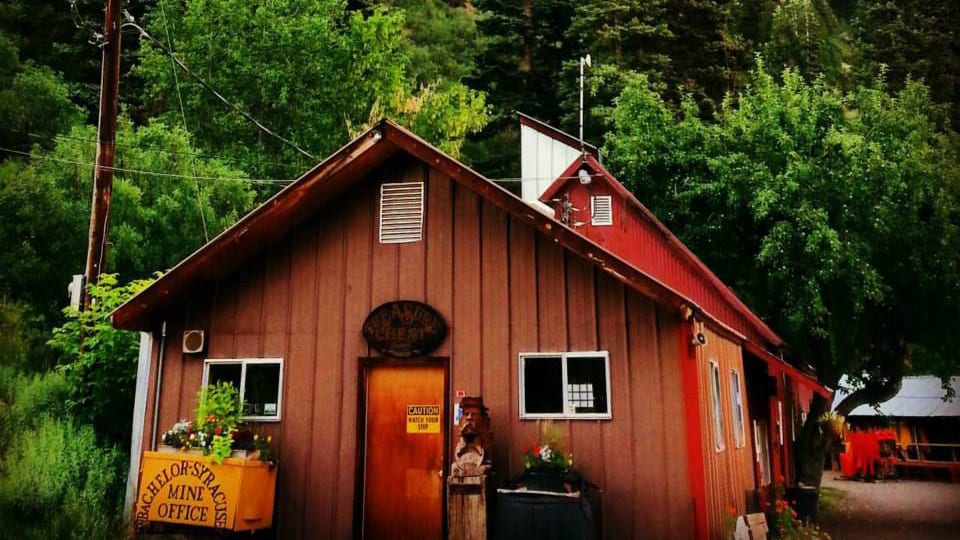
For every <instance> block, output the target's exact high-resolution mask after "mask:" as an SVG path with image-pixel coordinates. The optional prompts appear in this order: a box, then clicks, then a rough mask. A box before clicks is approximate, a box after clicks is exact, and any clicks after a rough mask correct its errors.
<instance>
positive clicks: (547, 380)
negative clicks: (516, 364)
mask: <svg viewBox="0 0 960 540" xmlns="http://www.w3.org/2000/svg"><path fill="white" fill-rule="evenodd" d="M519 371H520V418H578V419H606V418H611V414H610V355H609V353H608V352H607V351H593V352H565V353H521V354H520V369H519Z"/></svg>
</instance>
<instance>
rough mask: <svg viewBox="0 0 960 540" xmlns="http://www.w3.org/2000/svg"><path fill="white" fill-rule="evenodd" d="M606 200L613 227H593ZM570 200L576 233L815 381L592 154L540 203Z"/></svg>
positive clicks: (780, 368) (777, 366)
mask: <svg viewBox="0 0 960 540" xmlns="http://www.w3.org/2000/svg"><path fill="white" fill-rule="evenodd" d="M580 169H586V170H587V172H589V173H590V175H591V178H592V180H591V182H590V183H589V184H586V185H584V184H583V183H582V182H580V180H579V179H578V171H579V170H580ZM603 195H610V196H611V197H612V200H611V202H612V210H613V224H612V225H593V224H591V219H590V217H591V216H590V209H591V197H595V196H603ZM566 197H569V199H570V203H571V205H572V206H573V208H575V209H576V211H574V212H573V213H572V214H571V218H570V225H571V226H572V227H573V228H574V229H575V230H576V231H577V232H579V233H580V234H582V235H583V236H586V237H587V238H589V239H590V240H592V241H593V242H595V243H596V244H598V245H600V246H602V247H603V248H605V249H606V250H608V251H610V252H611V253H613V254H615V255H617V256H619V257H621V258H622V259H624V260H625V261H626V262H628V263H630V264H631V265H632V266H634V267H636V268H637V269H638V270H640V271H642V272H643V273H645V274H647V275H648V276H650V277H651V278H653V279H654V280H656V281H658V282H659V283H662V284H663V285H664V286H666V287H667V288H669V289H671V290H674V291H676V292H677V293H678V294H679V295H680V296H682V297H685V298H686V299H688V300H689V302H690V304H691V307H692V308H694V309H695V310H697V311H699V312H700V313H701V314H702V315H705V316H706V317H707V318H709V319H711V320H713V321H714V323H719V324H720V325H721V327H722V328H721V330H724V331H726V332H727V333H728V334H732V336H733V337H735V338H738V341H742V342H743V345H744V348H746V349H747V350H748V351H749V352H751V353H752V354H754V355H756V356H758V357H760V358H761V359H762V360H764V361H765V362H767V363H768V364H769V365H771V366H772V367H773V368H774V370H775V372H777V373H779V372H787V373H790V374H792V375H799V376H801V377H802V378H803V379H805V380H807V381H811V378H810V376H809V375H807V374H805V373H803V372H801V371H800V370H798V369H796V368H795V367H793V366H791V365H790V364H788V363H786V362H785V361H783V360H782V358H781V349H782V347H783V346H784V343H783V340H782V339H781V338H780V336H778V335H777V334H776V333H775V332H774V331H773V330H772V329H770V327H769V326H767V324H766V323H764V322H763V320H761V319H760V317H758V316H757V315H756V314H755V313H753V311H751V310H750V308H749V307H747V305H746V304H744V303H743V301H742V300H740V299H739V298H738V297H737V295H736V294H735V293H734V292H733V291H732V290H730V288H729V287H727V286H726V285H725V284H724V283H723V282H722V281H721V280H720V278H718V277H717V276H716V275H715V274H714V273H713V272H712V271H711V270H710V269H709V268H708V267H707V265H705V264H704V263H703V261H701V260H700V259H699V258H697V256H696V255H694V253H693V252H692V251H690V249H689V248H688V247H687V246H686V245H684V244H683V242H681V241H680V240H679V239H678V238H677V237H676V236H674V235H673V233H671V232H670V230H669V229H667V227H666V226H665V225H664V224H663V223H662V222H660V220H658V219H657V218H656V216H654V215H653V213H652V212H650V210H648V209H647V208H646V207H645V206H643V204H642V203H640V201H638V200H637V198H636V197H634V195H633V194H632V193H630V191H629V190H627V188H626V187H624V186H623V184H621V183H620V182H619V181H618V180H617V179H616V178H615V177H614V176H613V175H612V174H611V173H610V171H608V170H607V169H606V168H605V167H604V166H603V165H601V164H600V162H599V161H598V160H597V159H596V158H594V156H592V155H590V154H587V155H586V156H585V157H584V158H583V159H580V160H577V161H575V162H574V163H571V164H570V166H569V167H568V168H567V170H565V171H564V172H563V173H562V174H561V175H560V177H559V178H558V179H557V180H556V181H555V182H554V183H553V184H552V185H551V186H550V187H549V188H548V189H547V191H546V192H544V193H543V195H542V196H541V197H540V200H541V201H542V202H544V203H546V204H550V205H551V206H553V207H554V208H559V205H560V201H562V200H563V199H564V198H566ZM811 382H812V381H811ZM816 387H817V389H818V391H819V392H821V393H823V394H824V395H828V392H827V391H826V389H825V388H823V387H822V386H820V385H819V384H817V385H816Z"/></svg>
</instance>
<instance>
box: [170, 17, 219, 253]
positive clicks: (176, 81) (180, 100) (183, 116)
mask: <svg viewBox="0 0 960 540" xmlns="http://www.w3.org/2000/svg"><path fill="white" fill-rule="evenodd" d="M160 17H162V18H163V33H164V34H166V36H167V48H168V49H169V50H170V52H171V54H172V53H173V40H171V39H170V24H169V22H168V21H167V9H166V6H164V3H163V0H160ZM170 71H171V72H172V73H173V86H174V88H176V89H177V102H178V103H179V104H180V120H181V121H182V122H183V129H184V130H186V131H187V132H189V131H190V128H189V126H187V113H186V111H185V110H184V108H183V94H181V93H180V77H179V75H177V64H176V63H175V62H174V61H173V56H171V57H170ZM190 172H191V173H193V174H196V173H197V170H196V165H195V164H194V159H193V158H192V157H191V158H190ZM194 182H195V183H196V185H197V210H199V212H200V224H201V225H203V240H204V242H209V241H210V233H209V232H208V231H207V217H206V216H205V215H203V191H202V189H201V188H200V181H199V180H195V181H194Z"/></svg>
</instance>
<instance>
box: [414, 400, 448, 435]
mask: <svg viewBox="0 0 960 540" xmlns="http://www.w3.org/2000/svg"><path fill="white" fill-rule="evenodd" d="M407 433H440V406H439V405H407Z"/></svg>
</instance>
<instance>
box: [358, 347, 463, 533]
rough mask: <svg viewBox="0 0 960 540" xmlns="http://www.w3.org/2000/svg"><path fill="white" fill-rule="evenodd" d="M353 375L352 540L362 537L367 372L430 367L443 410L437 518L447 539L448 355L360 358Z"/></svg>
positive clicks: (448, 449)
mask: <svg viewBox="0 0 960 540" xmlns="http://www.w3.org/2000/svg"><path fill="white" fill-rule="evenodd" d="M358 360H359V362H358V364H359V367H358V373H357V385H358V390H357V427H356V430H357V448H356V452H355V455H356V457H357V459H356V465H355V467H354V488H353V537H354V538H356V539H358V540H361V539H362V538H363V499H364V495H365V493H364V482H363V474H364V467H365V465H366V461H367V459H366V458H367V455H366V451H367V446H366V444H367V441H366V432H367V430H366V427H367V399H366V398H367V372H368V371H369V370H370V369H373V368H376V367H381V366H395V367H403V366H432V367H442V368H443V411H442V412H441V425H442V428H443V456H442V457H441V460H442V461H441V465H442V467H443V468H442V469H441V470H442V471H443V472H444V474H443V481H442V482H440V486H441V488H440V489H441V493H440V505H441V507H440V516H441V525H440V533H441V538H446V537H447V497H446V494H447V476H448V474H449V472H448V471H447V466H448V463H449V460H450V431H451V430H452V428H451V427H450V426H451V424H450V423H448V422H450V418H452V417H451V416H450V411H451V408H450V357H449V356H424V357H421V358H387V357H383V356H361V357H360V358H359V359H358Z"/></svg>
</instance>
